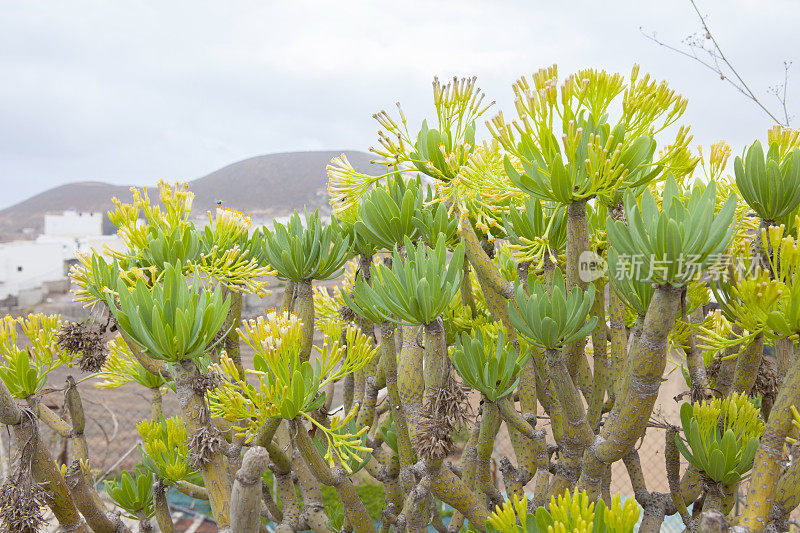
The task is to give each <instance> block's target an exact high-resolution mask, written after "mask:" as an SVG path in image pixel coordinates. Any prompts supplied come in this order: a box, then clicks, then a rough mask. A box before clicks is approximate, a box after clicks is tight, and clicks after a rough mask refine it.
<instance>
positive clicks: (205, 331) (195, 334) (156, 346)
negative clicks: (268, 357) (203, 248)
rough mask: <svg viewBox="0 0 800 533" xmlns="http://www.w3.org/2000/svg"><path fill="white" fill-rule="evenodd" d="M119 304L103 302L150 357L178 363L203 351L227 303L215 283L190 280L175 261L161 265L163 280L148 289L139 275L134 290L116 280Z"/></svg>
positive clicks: (111, 300)
mask: <svg viewBox="0 0 800 533" xmlns="http://www.w3.org/2000/svg"><path fill="white" fill-rule="evenodd" d="M117 294H118V300H119V304H117V302H116V299H115V298H114V297H113V296H111V295H106V303H107V305H108V307H109V309H111V312H112V313H113V314H114V318H115V319H116V321H117V324H118V325H119V328H120V329H121V330H122V331H124V332H125V333H126V334H127V335H128V336H129V337H130V338H131V339H132V340H133V341H134V342H135V343H136V344H138V345H139V346H141V347H142V348H143V349H144V350H145V351H146V352H147V355H149V356H150V357H151V358H153V359H156V360H159V361H167V362H171V363H174V362H177V361H180V360H181V359H194V358H197V357H200V356H202V355H203V354H204V353H205V352H206V350H207V348H208V346H209V344H210V343H211V341H212V340H213V339H214V337H215V336H216V335H217V332H219V330H220V329H221V328H222V326H223V324H224V323H225V319H226V317H227V315H228V309H229V308H230V297H227V298H224V299H223V296H222V290H221V288H220V287H219V286H217V287H216V288H215V289H214V291H213V292H211V291H209V290H207V289H205V288H203V287H200V286H199V285H197V284H194V285H190V284H189V281H188V280H187V279H186V277H184V275H183V274H182V273H181V268H180V265H169V264H168V265H166V268H165V269H164V277H163V283H157V284H156V285H155V286H153V287H152V288H150V287H148V286H147V285H146V284H145V283H144V282H143V281H141V280H139V281H138V282H137V283H136V286H135V287H134V288H133V290H128V287H127V286H126V284H125V282H124V281H122V280H118V281H117Z"/></svg>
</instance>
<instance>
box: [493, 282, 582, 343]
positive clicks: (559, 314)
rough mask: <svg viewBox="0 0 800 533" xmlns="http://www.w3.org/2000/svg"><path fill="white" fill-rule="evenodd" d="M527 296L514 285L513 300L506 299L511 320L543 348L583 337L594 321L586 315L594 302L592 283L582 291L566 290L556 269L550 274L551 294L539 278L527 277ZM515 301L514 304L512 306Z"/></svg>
mask: <svg viewBox="0 0 800 533" xmlns="http://www.w3.org/2000/svg"><path fill="white" fill-rule="evenodd" d="M528 286H529V292H530V295H526V294H525V291H524V290H523V288H522V285H517V287H516V290H515V293H514V295H515V298H514V300H515V302H509V305H508V314H509V316H510V317H511V322H512V323H513V324H514V327H515V328H516V329H517V331H519V333H520V335H522V336H523V337H524V338H525V339H527V340H528V341H529V342H531V343H533V344H535V345H536V346H541V347H543V348H547V349H557V348H560V347H562V346H564V345H565V344H568V343H570V342H573V341H575V340H577V339H580V338H582V337H585V336H586V335H588V334H589V332H590V331H592V330H593V329H594V327H595V325H596V324H597V317H591V318H588V319H587V317H588V315H589V311H590V310H591V308H592V303H593V302H594V285H589V288H588V289H587V290H586V291H583V290H581V289H580V288H579V287H576V288H573V289H572V290H571V291H567V287H566V283H565V282H564V276H563V275H562V274H561V270H560V269H556V270H555V272H554V274H553V286H552V289H551V291H552V292H551V293H548V291H547V288H546V287H545V286H544V284H543V283H542V282H541V281H539V280H533V279H531V280H530V282H529V284H528ZM514 303H516V306H515V305H514Z"/></svg>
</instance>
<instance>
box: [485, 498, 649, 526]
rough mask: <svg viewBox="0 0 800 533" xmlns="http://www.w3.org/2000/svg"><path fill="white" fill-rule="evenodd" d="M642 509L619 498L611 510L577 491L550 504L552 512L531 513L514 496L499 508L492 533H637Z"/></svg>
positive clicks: (545, 510)
mask: <svg viewBox="0 0 800 533" xmlns="http://www.w3.org/2000/svg"><path fill="white" fill-rule="evenodd" d="M640 514H641V507H639V505H638V504H637V503H636V501H635V500H634V499H633V498H628V499H626V500H625V503H624V504H623V503H622V500H621V498H620V496H619V494H617V495H615V496H614V498H613V500H612V501H611V505H610V506H608V505H606V503H605V502H604V501H603V500H598V501H597V503H594V502H591V501H589V498H588V497H587V495H586V493H585V492H579V491H576V492H574V493H570V491H569V490H568V491H566V493H565V494H562V495H559V496H558V497H555V496H553V497H552V499H551V500H550V506H549V510H547V509H545V508H544V507H539V508H537V509H536V511H535V512H529V511H528V502H527V501H526V500H525V499H524V498H521V497H520V496H514V497H513V498H511V499H510V500H508V501H506V502H505V504H503V505H502V506H498V507H497V508H496V509H495V511H494V513H492V515H491V516H490V517H489V520H488V525H489V527H488V528H487V530H488V531H489V532H490V533H551V532H558V533H561V532H563V533H567V532H570V533H633V529H634V527H635V526H636V523H637V522H638V521H639V515H640Z"/></svg>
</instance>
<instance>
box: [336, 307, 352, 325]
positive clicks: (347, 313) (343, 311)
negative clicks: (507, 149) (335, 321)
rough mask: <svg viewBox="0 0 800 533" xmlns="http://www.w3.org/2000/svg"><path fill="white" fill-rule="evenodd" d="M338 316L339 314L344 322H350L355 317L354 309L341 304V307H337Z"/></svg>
mask: <svg viewBox="0 0 800 533" xmlns="http://www.w3.org/2000/svg"><path fill="white" fill-rule="evenodd" d="M339 316H341V317H342V320H344V321H345V322H352V321H353V320H355V319H356V313H355V311H353V310H352V309H350V308H349V307H348V306H346V305H343V306H342V307H340V308H339Z"/></svg>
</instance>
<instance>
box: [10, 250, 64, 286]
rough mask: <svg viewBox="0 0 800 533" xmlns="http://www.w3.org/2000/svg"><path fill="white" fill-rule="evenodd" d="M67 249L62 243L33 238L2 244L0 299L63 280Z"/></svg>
mask: <svg viewBox="0 0 800 533" xmlns="http://www.w3.org/2000/svg"><path fill="white" fill-rule="evenodd" d="M64 254H65V248H64V245H63V244H59V243H37V242H30V241H20V242H10V243H6V244H3V245H0V299H4V298H7V297H8V296H9V295H17V294H18V293H19V291H21V290H26V289H32V288H35V287H38V286H40V285H41V284H42V283H44V282H45V281H56V280H59V279H63V278H64V275H65V267H64Z"/></svg>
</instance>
